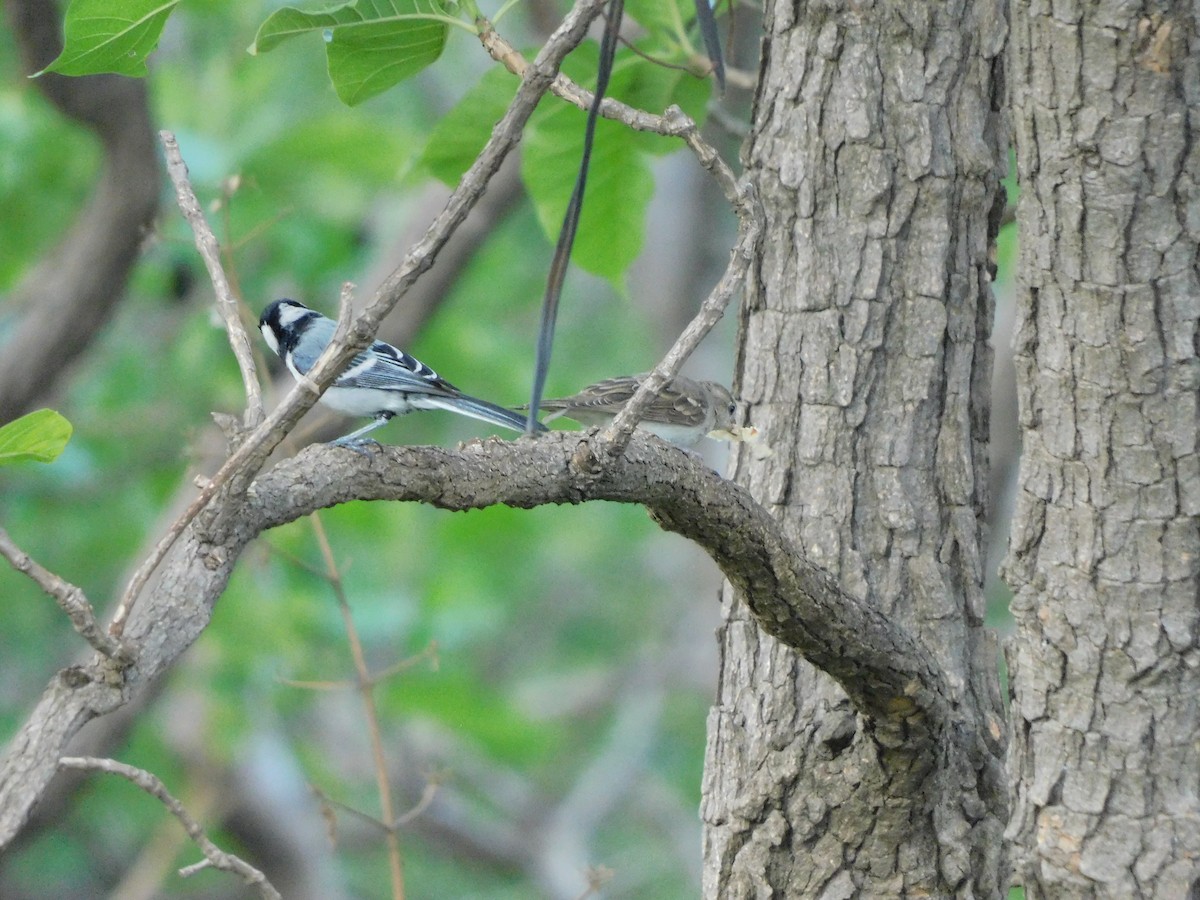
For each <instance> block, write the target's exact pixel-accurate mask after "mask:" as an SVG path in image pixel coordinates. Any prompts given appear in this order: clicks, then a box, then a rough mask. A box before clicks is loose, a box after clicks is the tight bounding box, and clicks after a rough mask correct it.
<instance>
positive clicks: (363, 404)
mask: <svg viewBox="0 0 1200 900" xmlns="http://www.w3.org/2000/svg"><path fill="white" fill-rule="evenodd" d="M335 327H336V323H335V322H334V321H333V320H332V319H329V318H327V317H325V316H323V315H321V314H320V313H319V312H316V311H315V310H312V309H309V308H308V307H307V306H305V305H304V304H303V303H298V302H297V301H295V300H288V299H286V298H284V299H283V300H276V301H274V302H273V303H271V304H269V305H268V306H267V308H266V309H264V310H263V312H262V315H261V316H260V317H259V319H258V328H259V330H260V331H261V332H262V336H263V338H264V339H265V340H266V342H267V345H268V346H269V347H270V348H271V349H272V350H273V351H274V352H275V353H276V354H278V356H279V357H280V358H281V359H282V360H283V362H284V364H285V365H286V366H287V367H288V371H289V372H291V373H292V375H293V376H294V377H295V378H296V380H297V381H299V380H300V379H301V377H302V376H304V375H306V374H307V373H308V370H309V369H311V368H312V367H313V366H314V365H315V364H316V362H317V358H318V357H319V356H320V355H321V352H322V351H323V350H324V349H325V347H326V346H328V344H329V341H330V340H331V339H332V338H333V331H334V328H335ZM321 402H322V403H324V404H325V405H326V406H328V407H331V408H332V409H336V410H337V411H338V412H343V413H346V414H347V415H351V416H370V417H371V418H372V419H374V421H373V422H371V423H370V424H369V425H364V426H363V427H362V428H360V429H358V430H357V431H353V432H351V433H350V434H348V435H346V436H345V437H342V438H338V439H337V440H336V441H334V442H333V443H335V444H343V445H355V444H358V443H361V442H362V438H363V435H365V434H367V433H368V432H370V431H373V430H374V429H376V428H378V427H379V426H380V425H383V424H384V423H386V422H387V421H388V420H389V419H391V418H392V417H393V416H402V415H404V414H405V413H408V412H411V411H412V410H414V409H445V410H449V411H450V412H455V413H458V414H459V415H463V416H470V417H471V418H473V419H480V420H482V421H484V422H490V423H491V424H493V425H501V426H503V427H504V428H511V429H512V430H513V431H524V430H525V419H526V417H525V415H524V414H522V413H518V412H513V411H512V410H511V409H505V408H504V407H503V406H497V405H496V404H494V403H488V402H487V401H486V400H478V399H476V398H475V397H471V396H469V395H467V394H464V393H463V392H462V391H460V390H459V389H458V388H456V387H455V386H454V385H452V384H451V383H450V382H448V381H446V380H445V379H444V378H442V377H441V376H440V375H438V373H437V372H435V371H433V369H431V368H429V366H427V365H425V363H423V362H421V361H420V360H418V359H414V358H413V357H411V356H409V355H408V354H407V353H405V352H404V351H403V350H398V349H397V348H395V347H393V346H392V345H391V344H387V343H384V342H383V341H375V342H374V343H373V344H371V346H370V347H368V348H367V349H366V350H363V351H362V352H361V353H359V354H358V355H356V356H355V357H354V358H353V359H352V360H350V364H349V365H348V366H347V367H346V371H344V372H343V373H342V374H341V375H339V376H338V377H337V380H336V381H334V382H333V384H331V385H330V386H329V388H328V389H327V390H326V391H325V393H324V394H322V395H321ZM538 430H540V431H545V430H546V429H545V426H542V425H538Z"/></svg>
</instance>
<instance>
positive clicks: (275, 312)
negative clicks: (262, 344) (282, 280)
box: [258, 297, 319, 356]
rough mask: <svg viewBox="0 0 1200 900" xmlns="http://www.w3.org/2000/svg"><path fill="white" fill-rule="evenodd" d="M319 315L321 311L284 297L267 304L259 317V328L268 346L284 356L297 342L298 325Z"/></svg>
mask: <svg viewBox="0 0 1200 900" xmlns="http://www.w3.org/2000/svg"><path fill="white" fill-rule="evenodd" d="M317 315H319V313H316V312H313V311H312V310H311V309H309V308H308V307H307V306H305V305H304V304H303V303H300V302H298V301H296V300H289V299H288V298H287V297H284V298H283V299H282V300H275V301H273V302H271V303H269V304H267V308H266V309H264V310H263V311H262V315H261V316H259V317H258V330H259V331H261V332H262V336H263V340H265V341H266V342H267V346H269V347H270V348H271V349H272V350H273V351H274V352H275V353H276V354H277V355H279V356H283V354H284V353H286V352H287V350H288V349H289V348H290V347H292V346H293V345H294V344H295V343H296V338H297V337H298V335H299V332H300V329H299V328H298V327H297V326H298V325H299V324H300V323H301V322H303V321H304V320H306V319H309V318H313V317H316V316H317Z"/></svg>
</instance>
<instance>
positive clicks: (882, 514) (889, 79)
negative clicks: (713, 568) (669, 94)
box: [703, 0, 1006, 898]
mask: <svg viewBox="0 0 1200 900" xmlns="http://www.w3.org/2000/svg"><path fill="white" fill-rule="evenodd" d="M765 29H766V35H765V39H764V45H763V60H762V72H761V76H762V77H761V83H760V85H759V88H758V95H757V99H756V104H755V115H754V121H753V125H752V133H751V136H750V140H749V143H748V147H747V151H746V154H747V164H748V167H749V171H750V173H751V178H752V179H753V180H754V181H755V183H756V184H757V186H758V188H759V192H760V194H761V197H762V201H763V205H764V207H765V210H766V223H765V234H766V235H767V238H766V240H765V248H764V252H763V254H762V257H761V259H760V260H759V261H758V265H757V269H756V271H755V272H754V273H753V277H752V278H751V282H752V283H751V285H750V289H749V291H748V296H747V299H746V303H745V307H744V310H743V315H742V332H743V340H744V343H743V346H742V351H741V353H742V356H741V372H740V379H741V395H742V397H743V398H744V399H746V400H747V401H748V402H749V403H751V404H752V405H753V407H754V414H753V416H752V419H753V421H754V423H755V424H756V425H758V426H760V427H762V428H765V430H766V435H767V442H768V443H769V444H770V445H771V446H772V447H773V448H774V449H775V451H776V453H775V456H774V457H771V458H769V459H766V460H757V461H756V460H752V459H751V458H750V456H749V454H747V453H742V454H741V455H740V456H739V458H738V460H737V465H736V476H737V478H738V480H739V481H741V482H742V483H743V484H746V485H748V486H749V487H750V489H751V491H752V493H753V494H754V495H755V496H756V497H757V498H758V499H759V500H760V502H762V503H763V504H764V505H766V506H767V507H768V508H769V509H770V510H772V511H773V512H774V513H775V514H776V515H777V516H778V517H779V518H780V519H782V520H783V522H784V527H785V530H787V531H788V533H789V534H791V535H792V536H793V538H794V540H795V541H796V543H797V544H798V545H799V546H801V547H803V548H804V551H805V552H806V553H807V554H808V555H809V557H810V558H811V559H812V560H813V561H814V562H817V563H819V564H820V565H823V566H825V567H826V568H827V569H828V570H829V571H831V572H833V573H835V575H837V577H838V578H839V579H840V581H841V584H842V586H843V587H844V588H845V589H846V590H847V591H849V592H850V593H852V594H854V595H856V596H858V597H860V598H863V599H865V600H867V601H869V602H870V603H872V604H875V605H876V606H877V607H878V608H879V609H880V610H882V611H883V612H884V614H885V615H887V616H888V617H890V618H893V619H894V620H896V621H899V622H901V623H903V624H904V625H906V626H907V627H908V628H909V629H910V630H911V631H912V633H913V634H915V635H917V636H919V638H920V640H921V641H922V642H923V643H924V644H925V645H926V646H927V647H928V648H929V649H930V651H931V652H932V654H933V655H934V657H935V658H936V660H937V662H938V664H939V665H940V666H941V668H942V670H943V672H944V674H945V676H946V677H947V679H948V680H949V681H950V683H952V684H953V685H955V692H956V700H957V702H958V703H959V704H960V705H961V708H962V709H963V710H964V711H966V713H967V714H966V715H965V718H964V727H966V728H970V729H978V730H979V731H980V732H981V733H982V734H983V735H984V736H985V738H986V739H989V740H991V741H993V743H992V744H991V745H990V746H989V754H985V758H974V759H972V758H970V757H969V756H968V757H964V756H955V755H954V754H946V753H945V752H944V741H945V735H942V736H939V738H938V743H937V745H936V746H935V747H930V746H928V745H925V744H923V742H921V741H919V740H914V739H913V738H914V735H913V734H912V733H911V732H908V731H905V730H903V729H900V730H896V729H893V728H891V727H890V725H889V723H888V722H886V721H885V720H881V719H879V718H875V717H870V716H864V715H863V714H862V707H861V705H860V706H859V707H858V709H857V710H856V708H855V706H854V705H852V704H851V703H850V702H848V700H847V697H846V695H845V693H844V692H843V691H842V690H841V689H840V688H839V687H837V686H836V685H835V684H834V683H833V682H832V681H831V680H830V679H829V678H828V677H827V676H825V675H823V674H821V673H820V672H818V671H817V670H816V669H814V668H813V667H812V666H811V665H809V664H808V663H806V662H804V661H803V660H802V659H801V658H799V657H798V656H797V655H796V654H795V653H794V652H793V651H791V650H789V649H788V648H786V647H784V646H782V645H781V644H780V643H778V642H777V641H775V640H773V639H771V638H770V637H767V636H765V635H764V634H763V633H762V631H761V630H760V629H759V628H758V627H757V625H756V624H755V622H754V620H753V619H752V618H751V617H750V616H749V615H748V614H747V610H746V608H745V606H744V604H743V602H742V598H741V596H740V595H738V594H737V593H735V592H734V591H732V590H730V589H729V588H728V587H727V589H726V592H725V597H724V602H723V605H724V611H725V619H726V623H725V625H724V627H723V629H722V633H721V635H720V643H721V653H722V659H723V665H722V673H721V682H720V688H719V696H718V699H717V703H716V705H715V707H714V709H713V711H712V713H711V715H710V720H709V750H708V759H707V763H706V774H705V784H704V797H705V800H704V808H703V818H704V821H705V827H706V831H705V857H706V858H705V879H706V883H705V894H706V896H709V897H722V898H727V897H766V896H775V897H785V896H786V897H828V898H835V897H836V898H842V897H851V896H869V897H900V896H932V897H950V896H962V897H971V896H976V897H992V896H995V895H996V894H997V892H998V891H999V890H1001V885H1002V881H1003V879H1004V877H1005V874H1006V872H1005V866H1004V860H1003V852H1002V844H1001V841H1000V832H1001V829H1002V827H1003V822H1004V820H1005V807H1006V800H1005V796H1004V791H1005V788H1004V785H1003V782H1002V779H1001V777H1000V775H999V771H1000V769H999V765H998V762H997V759H996V758H995V756H994V755H993V754H998V753H999V752H1000V751H999V747H1000V741H1001V736H1002V732H1003V725H1002V711H1001V704H1000V699H999V691H998V689H997V673H996V650H995V646H994V642H993V641H991V639H990V638H989V637H988V635H987V634H986V633H985V632H984V631H983V629H982V627H981V626H982V624H983V615H984V598H983V593H982V587H981V585H982V577H983V572H982V561H983V544H982V534H981V527H982V525H981V523H982V521H983V518H982V514H983V508H984V505H985V497H984V494H985V492H986V483H987V474H988V473H987V453H986V441H987V412H986V405H985V404H986V391H987V385H988V379H989V376H990V366H991V352H990V350H989V348H988V346H987V338H988V332H989V328H990V319H991V313H992V301H991V296H990V287H989V273H988V257H989V244H990V241H991V240H992V238H993V237H994V234H995V229H996V227H997V224H998V218H999V215H998V213H999V207H998V204H1000V203H1002V196H1001V193H1000V184H999V180H1000V177H1001V175H1002V173H1003V170H1004V160H1005V154H1004V149H1005V140H1004V137H1005V136H1004V134H1003V133H1002V128H1001V126H1000V113H999V109H1000V97H999V93H1000V85H999V81H998V74H997V73H998V68H999V67H998V56H999V54H1000V53H1001V51H1002V49H1003V46H1004V41H1005V35H1006V24H1005V21H1004V14H1003V9H1002V7H1001V6H1000V5H999V4H998V3H994V2H988V0H960V2H948V3H930V4H923V3H915V4H914V3H911V2H907V0H898V2H876V3H865V4H863V3H859V4H826V3H821V2H801V3H794V4H791V3H768V4H767V8H766V11H765Z"/></svg>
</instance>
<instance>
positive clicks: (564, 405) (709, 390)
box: [541, 374, 737, 447]
mask: <svg viewBox="0 0 1200 900" xmlns="http://www.w3.org/2000/svg"><path fill="white" fill-rule="evenodd" d="M645 378H646V375H645V374H642V375H623V376H620V377H618V378H606V379H605V380H604V381H597V382H596V383H595V384H591V385H588V386H587V387H585V388H584V389H583V390H581V391H580V392H579V393H578V394H572V395H571V396H570V397H559V398H556V399H551V400H543V401H542V403H541V406H542V409H546V410H550V415H548V416H546V418H545V421H547V422H550V421H553V420H554V419H557V418H559V417H560V416H562V417H564V418H567V419H574V420H575V421H576V422H579V423H580V424H582V425H604V424H607V423H608V422H610V421H612V419H613V417H614V416H615V415H616V414H617V413H619V412H620V411H621V408H622V407H623V406H625V404H626V403H628V402H629V400H630V398H631V397H632V396H633V394H634V392H635V391H636V390H637V389H638V386H639V385H640V384H641V383H642V381H643V380H644V379H645ZM736 412H737V404H736V403H735V402H734V399H733V396H732V395H731V394H730V393H729V389H728V388H726V387H725V386H724V385H722V384H718V383H717V382H715V381H693V380H692V379H691V378H684V377H683V376H682V375H679V376H676V377H675V378H673V379H672V380H671V381H670V382H669V383H668V384H667V386H666V387H665V388H663V389H662V391H661V392H660V393H659V394H658V396H657V397H655V398H654V399H653V400H651V401H650V405H649V406H648V407H647V408H646V412H645V413H644V414H643V416H642V419H641V421H640V422H638V426H637V427H638V428H640V429H642V430H643V431H649V432H650V433H651V434H656V435H658V436H659V437H660V438H662V439H663V440H666V441H670V442H671V443H672V444H677V445H679V446H680V447H691V446H694V445H695V444H696V443H697V442H698V441H699V440H700V439H701V438H702V437H705V436H706V435H708V434H709V433H710V432H713V431H717V432H728V431H729V430H730V429H731V428H732V427H733V417H734V414H735V413H736Z"/></svg>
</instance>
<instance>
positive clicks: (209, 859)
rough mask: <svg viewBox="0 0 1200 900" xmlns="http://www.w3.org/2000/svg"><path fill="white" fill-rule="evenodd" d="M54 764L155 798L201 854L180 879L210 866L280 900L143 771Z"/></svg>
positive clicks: (95, 761) (269, 899) (91, 760)
mask: <svg viewBox="0 0 1200 900" xmlns="http://www.w3.org/2000/svg"><path fill="white" fill-rule="evenodd" d="M58 764H59V765H60V766H62V767H64V768H68V769H83V770H84V771H94V772H107V773H109V774H110V775H120V776H121V777H122V778H124V779H125V780H126V781H131V782H133V784H135V785H137V786H138V787H140V788H141V789H142V790H143V791H145V792H146V793H147V794H150V795H151V796H153V797H156V798H158V800H159V801H160V802H161V803H162V804H163V806H165V807H166V808H167V811H168V812H170V813H171V815H173V816H174V817H175V818H176V819H178V820H179V824H181V825H182V826H183V829H184V831H186V832H187V833H188V837H190V838H191V839H192V840H193V841H195V843H196V846H197V847H199V848H200V851H201V852H202V853H203V854H204V862H203V863H197V864H195V865H191V866H187V867H186V868H183V869H180V870H179V874H180V876H181V877H183V878H186V877H188V876H189V875H191V874H193V873H194V872H197V871H199V870H200V869H202V868H208V867H209V866H212V867H213V868H214V869H220V870H221V871H222V872H229V873H231V874H233V875H237V876H239V877H240V878H241V879H242V881H244V882H245V883H246V884H248V885H250V886H251V887H253V888H256V889H257V890H258V893H259V894H260V895H261V896H262V897H264V898H266V900H282V895H281V894H280V893H279V891H277V890H276V889H275V887H274V886H273V885H272V884H271V882H270V881H268V880H267V876H266V875H264V874H263V873H262V872H260V871H259V870H258V869H256V868H254V866H252V865H250V863H248V862H246V861H245V860H243V859H241V858H240V857H238V856H236V855H234V854H233V853H226V852H225V851H224V850H222V849H220V848H219V847H218V846H217V845H216V844H214V843H213V842H212V841H211V840H209V839H208V835H206V834H205V833H204V829H203V828H202V827H201V826H200V824H199V823H198V822H197V821H196V820H195V819H193V818H192V817H191V816H190V815H189V814H188V811H187V810H186V809H184V808H183V804H182V803H180V802H179V801H178V800H176V799H175V798H174V797H172V796H171V794H170V792H169V791H168V790H167V788H166V785H164V784H163V783H162V781H160V780H159V779H158V778H157V777H156V776H154V775H152V774H150V773H149V772H147V771H146V770H145V769H139V768H137V767H136V766H130V765H126V764H125V763H120V762H117V761H116V760H115V759H100V758H98V757H95V756H64V757H63V758H62V759H60V760H59V761H58Z"/></svg>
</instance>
